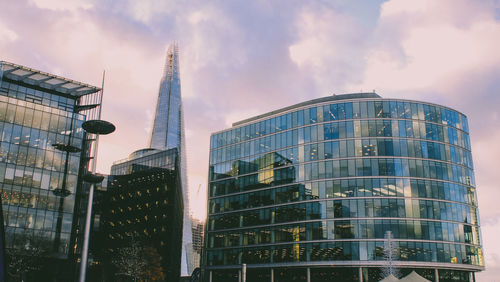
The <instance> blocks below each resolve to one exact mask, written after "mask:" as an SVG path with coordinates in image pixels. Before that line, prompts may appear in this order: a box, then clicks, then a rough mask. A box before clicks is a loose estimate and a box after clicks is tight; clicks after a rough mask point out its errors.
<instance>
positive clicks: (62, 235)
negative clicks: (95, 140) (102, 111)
mask: <svg viewBox="0 0 500 282" xmlns="http://www.w3.org/2000/svg"><path fill="white" fill-rule="evenodd" d="M80 90H81V91H80ZM99 90H100V89H98V88H94V87H90V86H87V85H83V84H81V83H78V82H75V81H71V80H67V79H64V78H61V77H56V76H53V75H50V74H46V73H42V72H39V71H35V70H31V69H28V68H25V67H22V66H17V65H14V64H11V63H6V62H0V189H1V193H2V195H1V196H2V200H3V215H4V225H5V234H6V247H7V248H22V247H23V245H19V246H17V245H16V244H24V243H23V241H22V240H18V239H19V238H25V237H29V238H31V237H35V238H37V240H41V241H44V242H48V244H45V247H46V250H45V252H46V254H48V255H49V257H51V258H57V259H68V258H71V256H72V254H73V247H72V245H73V244H76V242H75V241H74V240H75V239H74V238H75V236H76V235H75V232H76V228H75V225H74V216H75V215H76V214H77V212H75V211H76V210H78V208H76V207H75V206H76V205H77V204H76V203H77V200H76V198H77V197H78V194H79V193H78V191H77V187H78V185H79V184H78V175H79V171H80V170H81V169H82V168H83V167H84V166H81V163H82V162H81V160H82V156H88V154H89V151H87V150H85V149H84V148H86V147H87V146H88V144H87V145H84V137H85V134H84V131H83V129H82V123H83V122H84V121H85V119H86V115H85V113H78V112H80V111H79V110H77V109H76V107H79V106H80V105H81V104H82V101H83V99H81V98H82V97H83V96H84V95H88V94H97V93H100V92H98V91H99ZM91 96H92V95H91ZM58 146H59V147H58ZM61 146H71V147H72V148H75V151H71V152H66V151H61V150H59V149H60V148H61ZM80 151H82V152H80ZM52 271H53V270H52Z"/></svg>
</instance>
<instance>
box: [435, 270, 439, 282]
mask: <svg viewBox="0 0 500 282" xmlns="http://www.w3.org/2000/svg"><path fill="white" fill-rule="evenodd" d="M434 275H435V276H436V279H435V280H436V282H439V270H438V269H437V268H436V269H435V270H434Z"/></svg>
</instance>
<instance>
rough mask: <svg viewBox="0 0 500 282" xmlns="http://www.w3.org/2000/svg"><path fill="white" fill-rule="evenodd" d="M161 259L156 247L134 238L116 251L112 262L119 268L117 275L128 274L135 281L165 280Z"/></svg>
mask: <svg viewBox="0 0 500 282" xmlns="http://www.w3.org/2000/svg"><path fill="white" fill-rule="evenodd" d="M161 259H162V258H161V256H160V254H158V251H157V250H156V249H155V248H153V247H150V246H144V245H143V244H141V243H139V242H138V241H137V240H135V239H134V238H132V239H131V241H130V244H129V246H126V247H122V248H119V249H117V250H116V251H115V254H114V255H113V258H112V260H111V263H112V264H113V265H114V266H115V267H116V268H117V269H118V272H117V273H116V274H115V275H117V276H120V275H121V276H128V277H130V278H132V279H133V280H134V281H163V280H165V274H164V273H163V267H162V266H161Z"/></svg>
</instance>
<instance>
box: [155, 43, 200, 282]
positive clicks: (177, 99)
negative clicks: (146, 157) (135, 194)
mask: <svg viewBox="0 0 500 282" xmlns="http://www.w3.org/2000/svg"><path fill="white" fill-rule="evenodd" d="M149 147H150V148H153V149H159V150H165V149H172V148H177V150H178V151H179V156H180V168H181V173H180V174H181V182H182V191H183V199H184V220H183V221H184V224H183V234H182V262H181V275H182V276H187V275H191V272H192V271H193V269H194V265H193V243H192V242H193V239H192V230H191V218H190V216H189V195H188V188H187V176H186V149H185V147H186V145H185V139H184V116H183V110H182V100H181V81H180V78H179V47H178V46H177V43H173V44H171V45H170V46H169V48H168V51H167V60H166V63H165V69H164V71H163V76H162V78H161V82H160V89H159V93H158V100H157V102H156V113H155V118H154V122H153V127H152V132H151V137H150V140H149Z"/></svg>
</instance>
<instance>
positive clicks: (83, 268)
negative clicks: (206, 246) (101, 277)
mask: <svg viewBox="0 0 500 282" xmlns="http://www.w3.org/2000/svg"><path fill="white" fill-rule="evenodd" d="M105 75H106V71H104V72H103V73H102V86H101V97H100V98H99V111H98V113H97V115H98V117H97V119H98V120H100V119H101V108H102V96H103V94H104V78H105ZM98 144H99V134H96V138H95V145H94V151H93V152H92V153H93V157H94V159H93V160H92V167H91V172H92V174H94V173H95V170H96V163H97V146H98ZM94 186H95V184H94V183H92V184H90V189H89V201H88V205H87V215H86V217H85V233H84V235H83V236H84V237H83V248H82V260H81V262H80V278H79V279H78V281H80V282H85V276H86V275H87V257H88V252H89V237H90V220H91V219H92V204H93V202H94Z"/></svg>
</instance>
